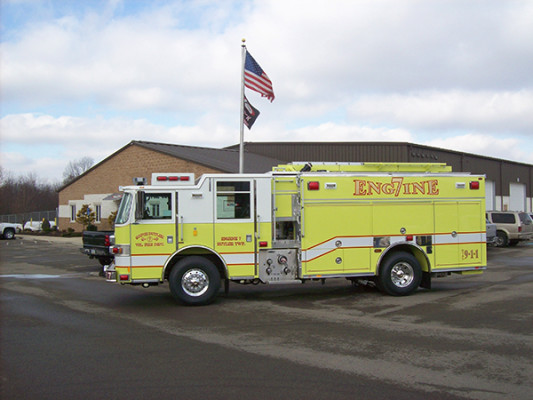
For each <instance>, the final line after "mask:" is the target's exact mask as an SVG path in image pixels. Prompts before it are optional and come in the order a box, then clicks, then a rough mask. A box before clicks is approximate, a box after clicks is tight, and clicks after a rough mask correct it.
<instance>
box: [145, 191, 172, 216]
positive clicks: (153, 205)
mask: <svg viewBox="0 0 533 400" xmlns="http://www.w3.org/2000/svg"><path fill="white" fill-rule="evenodd" d="M142 219H172V201H171V196H170V193H144V208H143V216H142Z"/></svg>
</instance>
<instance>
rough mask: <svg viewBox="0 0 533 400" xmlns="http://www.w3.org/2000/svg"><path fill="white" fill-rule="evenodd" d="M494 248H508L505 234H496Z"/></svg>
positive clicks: (500, 232)
mask: <svg viewBox="0 0 533 400" xmlns="http://www.w3.org/2000/svg"><path fill="white" fill-rule="evenodd" d="M494 244H495V245H496V247H507V246H509V238H508V237H507V234H506V233H505V232H503V231H498V232H497V234H496V241H495V242H494Z"/></svg>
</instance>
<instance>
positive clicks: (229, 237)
mask: <svg viewBox="0 0 533 400" xmlns="http://www.w3.org/2000/svg"><path fill="white" fill-rule="evenodd" d="M268 182H269V181H266V180H260V181H259V182H258V181H257V180H255V179H250V178H248V179H245V178H220V179H216V180H215V201H214V215H215V218H214V232H215V235H214V247H215V249H216V251H217V252H218V253H219V254H221V255H222V257H223V258H224V260H225V261H226V265H227V268H228V273H229V277H230V278H232V279H235V278H243V279H244V278H247V279H250V278H254V277H256V276H257V251H258V246H259V243H260V242H263V241H264V242H267V243H270V242H271V240H270V238H271V226H270V224H269V221H270V220H271V217H270V211H269V210H270V208H269V205H270V203H271V196H270V190H267V193H263V195H262V196H257V187H258V185H259V186H260V188H267V183H268ZM258 211H261V213H262V214H263V215H261V214H259V213H258ZM267 213H268V214H267ZM264 214H267V215H264Z"/></svg>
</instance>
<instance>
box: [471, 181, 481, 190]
mask: <svg viewBox="0 0 533 400" xmlns="http://www.w3.org/2000/svg"><path fill="white" fill-rule="evenodd" d="M470 189H471V190H479V181H471V182H470Z"/></svg>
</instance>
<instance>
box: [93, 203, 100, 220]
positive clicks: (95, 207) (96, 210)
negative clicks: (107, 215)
mask: <svg viewBox="0 0 533 400" xmlns="http://www.w3.org/2000/svg"><path fill="white" fill-rule="evenodd" d="M94 213H95V220H94V222H102V206H101V205H100V204H96V205H95V206H94Z"/></svg>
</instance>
